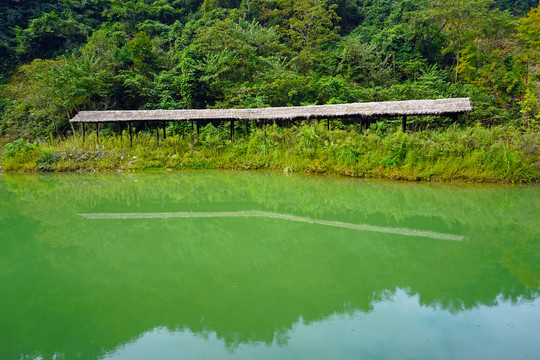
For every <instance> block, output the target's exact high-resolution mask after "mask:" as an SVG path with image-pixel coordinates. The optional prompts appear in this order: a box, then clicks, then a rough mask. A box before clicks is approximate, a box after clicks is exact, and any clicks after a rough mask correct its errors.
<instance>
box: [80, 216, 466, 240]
mask: <svg viewBox="0 0 540 360" xmlns="http://www.w3.org/2000/svg"><path fill="white" fill-rule="evenodd" d="M78 215H79V216H82V217H84V218H85V219H94V220H99V219H101V220H104V219H107V220H127V219H194V218H236V217H242V218H245V217H264V218H268V219H280V220H286V221H296V222H302V223H306V224H317V225H324V226H331V227H338V228H344V229H352V230H360V231H371V232H380V233H385V234H394V235H403V236H416V237H427V238H431V239H437V240H451V241H461V240H463V236H460V235H454V234H444V233H438V232H434V231H421V230H415V229H405V228H389V227H382V226H372V225H369V224H350V223H344V222H341V221H327V220H315V219H311V218H306V217H300V216H294V215H290V214H279V213H273V212H268V211H257V210H247V211H246V210H243V211H219V212H161V213H90V214H78Z"/></svg>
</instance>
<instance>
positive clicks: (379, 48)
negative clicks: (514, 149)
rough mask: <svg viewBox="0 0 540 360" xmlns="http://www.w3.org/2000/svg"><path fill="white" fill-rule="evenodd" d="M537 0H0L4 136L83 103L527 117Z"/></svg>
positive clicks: (535, 74)
mask: <svg viewBox="0 0 540 360" xmlns="http://www.w3.org/2000/svg"><path fill="white" fill-rule="evenodd" d="M534 6H538V4H537V1H535V0H532V1H531V0H528V1H518V0H498V1H494V0H473V1H471V0H469V1H463V0H459V1H454V0H453V1H449V0H423V1H410V0H398V1H390V0H354V1H343V0H327V1H322V0H251V1H246V0H244V1H240V0H204V1H199V0H158V1H155V0H129V1H120V0H49V1H33V0H32V1H24V2H23V1H18V0H9V1H5V2H3V3H2V5H0V19H1V20H2V21H0V83H3V85H0V134H1V133H7V135H8V137H10V138H12V139H16V138H18V137H43V136H48V135H49V134H56V135H60V134H67V133H68V132H69V131H71V128H70V126H69V123H68V120H69V118H71V117H72V116H73V115H74V114H75V113H76V112H77V111H80V110H104V109H154V108H161V109H177V108H209V107H217V108H226V107H264V106H287V105H302V104H327V103H340V102H352V101H384V100H403V99H420V98H439V97H451V96H470V97H472V98H473V101H474V104H475V110H474V112H473V114H472V115H471V117H470V118H469V121H470V122H471V123H473V122H477V121H481V122H483V123H484V124H507V123H512V124H514V125H517V126H524V127H531V126H533V127H534V126H536V123H537V121H538V118H539V116H540V115H539V107H540V105H539V102H538V97H539V96H538V95H539V89H540V86H539V85H538V81H539V71H538V64H539V61H540V51H539V50H538V49H539V48H540V47H539V45H538V44H539V41H540V40H539V34H540V14H539V11H538V8H533V7H534ZM531 8H533V9H531Z"/></svg>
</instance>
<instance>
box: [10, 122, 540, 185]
mask: <svg viewBox="0 0 540 360" xmlns="http://www.w3.org/2000/svg"><path fill="white" fill-rule="evenodd" d="M242 130H244V129H243V128H239V129H238V132H241V131H242ZM228 136H229V133H228V129H227V128H226V127H224V128H215V127H213V126H212V125H208V126H206V127H204V128H202V129H201V132H200V134H199V136H198V138H197V137H196V136H195V135H194V134H191V133H189V134H188V133H186V134H185V135H172V136H171V135H169V136H168V137H167V139H166V140H163V139H161V141H160V143H159V146H158V145H157V141H156V137H155V134H153V135H152V134H149V133H139V134H137V135H136V136H135V137H134V142H133V148H130V145H129V136H128V135H127V134H126V133H124V134H122V135H112V134H111V135H102V136H100V139H99V140H100V142H99V145H96V138H95V134H92V135H90V136H89V137H88V136H87V138H86V141H85V143H84V144H83V141H82V137H81V136H79V135H76V136H73V137H69V138H67V139H52V140H49V141H47V142H42V143H39V144H32V143H28V142H25V141H22V140H18V141H15V142H10V143H7V144H5V145H3V146H2V150H1V151H2V152H3V154H2V156H1V157H0V159H1V160H0V161H1V166H2V171H5V172H16V171H25V172H34V171H105V170H121V171H131V170H155V169H177V170H181V169H267V170H279V171H286V172H313V173H330V174H343V175H349V176H358V177H372V178H393V179H404V180H437V181H472V182H537V181H539V180H540V150H539V147H540V134H539V133H538V132H537V131H532V130H519V129H516V128H513V127H493V128H483V127H480V126H477V127H469V128H465V129H459V128H451V129H446V130H437V131H422V132H411V133H408V132H407V133H403V132H401V131H393V130H391V129H384V128H373V127H372V128H371V129H370V130H368V131H365V132H364V133H363V134H359V133H358V132H357V131H355V130H354V129H348V130H338V129H333V130H327V129H326V127H325V125H324V124H317V125H305V126H300V127H291V128H284V129H283V128H279V127H277V126H268V127H265V128H262V129H253V130H249V131H248V133H247V134H239V135H237V137H235V139H234V141H231V140H230V139H228Z"/></svg>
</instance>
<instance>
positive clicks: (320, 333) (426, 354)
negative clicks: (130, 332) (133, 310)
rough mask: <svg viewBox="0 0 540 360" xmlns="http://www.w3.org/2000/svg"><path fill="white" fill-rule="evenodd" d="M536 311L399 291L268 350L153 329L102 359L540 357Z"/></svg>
mask: <svg viewBox="0 0 540 360" xmlns="http://www.w3.org/2000/svg"><path fill="white" fill-rule="evenodd" d="M538 306H540V300H539V299H537V300H535V301H530V302H529V301H527V302H525V303H520V304H513V303H511V302H507V301H504V300H500V301H498V304H497V306H493V307H488V306H480V307H478V308H475V309H473V310H469V311H465V312H461V313H458V314H452V313H450V312H448V311H444V310H442V311H441V310H438V309H435V308H430V307H426V306H421V305H420V303H419V299H418V296H411V295H408V294H407V291H405V290H401V289H399V290H397V291H396V293H395V295H394V296H392V297H391V298H390V299H388V300H383V301H379V302H377V303H375V304H374V307H373V311H371V312H369V313H363V312H360V311H354V312H353V313H351V314H347V315H338V314H334V315H331V316H329V317H328V318H326V319H324V320H320V321H314V322H311V323H306V322H305V321H304V320H303V319H302V318H301V317H300V318H299V319H298V320H297V321H296V323H294V324H293V325H292V327H291V330H290V331H288V332H287V334H285V335H284V336H283V335H282V336H281V337H280V336H279V334H278V336H276V338H275V339H274V341H273V342H272V344H269V345H268V344H265V343H262V342H251V343H248V344H239V345H237V346H236V347H235V348H234V349H231V348H227V346H226V344H224V343H223V341H221V340H220V339H219V338H218V337H217V334H216V333H215V332H209V333H205V334H194V333H192V332H191V331H189V330H177V331H175V330H172V331H171V330H169V329H166V328H163V327H158V328H154V329H152V330H150V331H148V332H146V333H144V334H142V335H141V336H140V337H139V338H138V339H136V340H134V341H133V342H131V343H129V344H125V345H123V346H120V347H118V348H117V349H115V350H114V351H112V352H110V353H109V354H106V355H105V356H104V357H103V359H104V360H105V359H106V360H123V359H126V360H128V359H129V360H133V359H163V360H165V359H171V360H172V359H177V358H178V355H179V354H181V355H182V357H184V358H188V359H229V358H230V359H254V358H257V359H297V358H298V357H299V354H301V357H302V358H307V359H334V358H335V359H358V358H367V359H392V358H400V359H517V358H537V357H538V355H540V352H539V350H540V346H538V345H537V344H536V342H537V336H538V324H537V321H536V319H534V318H531V317H527V316H526V313H527V312H530V311H531V309H533V308H534V307H538ZM447 324H452V326H447ZM284 344H286V346H283V345H284ZM494 344H498V346H494ZM156 349H163V350H164V351H163V352H162V351H160V352H159V353H156Z"/></svg>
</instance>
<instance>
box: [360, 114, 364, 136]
mask: <svg viewBox="0 0 540 360" xmlns="http://www.w3.org/2000/svg"><path fill="white" fill-rule="evenodd" d="M363 130H364V119H362V118H360V134H361V133H362V131H363Z"/></svg>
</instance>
